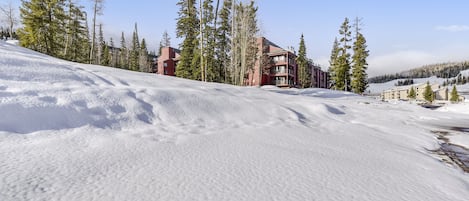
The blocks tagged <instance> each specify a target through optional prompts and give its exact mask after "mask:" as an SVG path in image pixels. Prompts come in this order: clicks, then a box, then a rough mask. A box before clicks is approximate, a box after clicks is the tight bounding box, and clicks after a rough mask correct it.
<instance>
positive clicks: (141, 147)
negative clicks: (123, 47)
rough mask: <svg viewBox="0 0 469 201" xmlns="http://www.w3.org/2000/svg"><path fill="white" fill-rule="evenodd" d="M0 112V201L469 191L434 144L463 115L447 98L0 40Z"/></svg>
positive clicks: (461, 198)
mask: <svg viewBox="0 0 469 201" xmlns="http://www.w3.org/2000/svg"><path fill="white" fill-rule="evenodd" d="M459 109H461V110H463V109H466V107H463V106H461V108H459ZM0 114H1V115H0V156H2V158H1V160H0V181H2V182H0V192H1V193H0V200H20V201H21V200H28V201H30V200H33V201H34V200H104V201H105V200H113V201H116V200H123V201H124V200H214V201H215V200H236V201H240V200H246V201H247V200H333V201H335V200H337V201H339V200H365V201H366V200H369V201H371V200H430V201H431V200H455V201H465V200H466V199H467V197H469V192H468V191H467V186H469V178H468V177H467V174H465V173H464V172H462V171H461V170H460V169H458V168H457V167H456V166H454V165H449V164H445V163H443V162H441V161H440V158H439V157H438V156H436V155H434V154H432V153H431V151H429V150H435V149H436V148H438V147H439V144H438V141H437V139H436V138H435V135H434V134H433V133H432V132H431V131H433V130H438V129H441V128H440V127H439V126H441V127H443V126H447V125H442V124H441V120H444V122H446V123H448V122H451V123H455V122H456V123H458V125H463V124H464V123H466V122H468V118H467V114H458V113H454V112H452V111H451V110H450V109H447V110H445V111H432V110H427V109H424V108H421V107H418V106H415V105H411V104H408V103H403V102H397V103H395V104H388V103H384V102H380V101H376V100H373V99H369V98H367V97H362V96H357V95H354V94H351V93H347V92H338V91H330V90H324V89H303V90H298V89H278V88H276V87H272V86H270V87H262V88H257V87H236V86H230V85H224V84H215V83H202V82H196V81H190V80H185V79H179V78H176V77H167V76H158V75H155V74H146V73H138V72H131V71H126V70H120V69H115V68H108V67H102V66H94V65H85V64H78V63H73V62H67V61H63V60H59V59H56V58H52V57H49V56H46V55H43V54H39V53H36V52H34V51H30V50H27V49H24V48H20V47H17V46H15V45H11V44H7V43H4V42H0ZM454 136H456V137H457V138H451V139H455V140H457V142H460V143H464V142H468V140H467V138H466V137H465V136H467V135H457V134H456V133H454Z"/></svg>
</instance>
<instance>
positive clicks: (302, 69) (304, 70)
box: [296, 34, 311, 88]
mask: <svg viewBox="0 0 469 201" xmlns="http://www.w3.org/2000/svg"><path fill="white" fill-rule="evenodd" d="M296 63H297V65H298V81H299V84H300V87H301V88H308V87H311V69H310V68H309V65H308V59H307V57H306V46H305V40H304V36H303V34H301V39H300V47H299V49H298V57H297V58H296Z"/></svg>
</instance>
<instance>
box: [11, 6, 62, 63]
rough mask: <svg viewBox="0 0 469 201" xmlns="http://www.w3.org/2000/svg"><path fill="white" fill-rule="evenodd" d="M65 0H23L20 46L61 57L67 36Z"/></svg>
mask: <svg viewBox="0 0 469 201" xmlns="http://www.w3.org/2000/svg"><path fill="white" fill-rule="evenodd" d="M64 7H65V0H46V1H44V0H31V1H26V0H22V4H21V8H20V16H21V19H22V22H23V28H22V29H20V30H19V33H18V34H19V36H20V37H21V41H20V44H21V45H22V46H23V47H26V48H30V49H33V50H36V51H39V52H42V53H45V54H48V55H51V56H55V57H59V56H60V53H61V52H62V48H63V46H62V45H63V41H64V36H65V32H64V30H65V28H64V26H63V25H64V24H65V19H66V16H65V12H64Z"/></svg>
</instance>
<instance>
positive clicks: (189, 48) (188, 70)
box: [176, 0, 199, 78]
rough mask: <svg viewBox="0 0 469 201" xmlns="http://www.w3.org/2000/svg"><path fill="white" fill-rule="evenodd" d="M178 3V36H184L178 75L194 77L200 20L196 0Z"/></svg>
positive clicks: (181, 0) (177, 69)
mask: <svg viewBox="0 0 469 201" xmlns="http://www.w3.org/2000/svg"><path fill="white" fill-rule="evenodd" d="M177 5H178V6H179V7H180V8H179V12H178V14H179V18H178V19H177V26H176V36H177V37H178V38H182V39H183V42H182V44H181V45H180V49H181V57H180V59H179V63H178V65H177V68H176V75H177V76H178V77H182V78H193V74H194V73H193V71H195V68H193V65H192V63H193V59H194V54H196V52H197V46H194V45H195V44H197V36H198V33H197V30H198V28H199V20H198V19H197V9H196V5H195V0H180V1H179V2H178V3H177ZM197 45H198V44H197Z"/></svg>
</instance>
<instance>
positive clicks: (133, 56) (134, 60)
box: [129, 23, 140, 71]
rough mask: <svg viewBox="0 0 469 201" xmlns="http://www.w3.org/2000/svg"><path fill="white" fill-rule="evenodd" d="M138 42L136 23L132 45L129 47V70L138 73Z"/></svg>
mask: <svg viewBox="0 0 469 201" xmlns="http://www.w3.org/2000/svg"><path fill="white" fill-rule="evenodd" d="M139 60H140V42H139V40H138V31H137V23H135V29H134V33H133V35H132V43H131V46H130V56H129V69H130V70H133V71H138V70H139V69H140V64H139Z"/></svg>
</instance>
